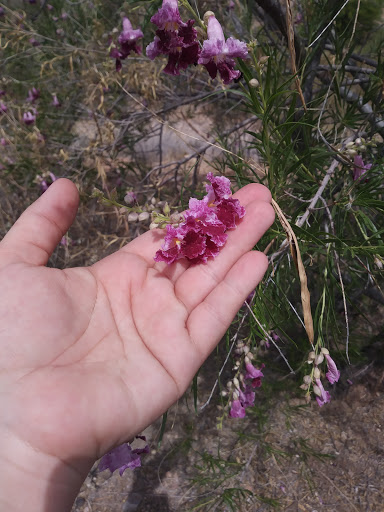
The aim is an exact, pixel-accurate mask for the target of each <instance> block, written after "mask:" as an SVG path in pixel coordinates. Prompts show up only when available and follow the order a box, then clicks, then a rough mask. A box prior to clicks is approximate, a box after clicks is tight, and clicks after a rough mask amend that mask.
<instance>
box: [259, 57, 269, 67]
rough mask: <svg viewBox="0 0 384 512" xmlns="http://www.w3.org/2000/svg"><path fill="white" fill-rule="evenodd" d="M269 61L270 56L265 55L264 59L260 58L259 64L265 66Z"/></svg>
mask: <svg viewBox="0 0 384 512" xmlns="http://www.w3.org/2000/svg"><path fill="white" fill-rule="evenodd" d="M268 59H269V55H263V56H262V57H260V59H259V63H260V64H261V65H262V66H263V65H264V64H265V63H266V62H268Z"/></svg>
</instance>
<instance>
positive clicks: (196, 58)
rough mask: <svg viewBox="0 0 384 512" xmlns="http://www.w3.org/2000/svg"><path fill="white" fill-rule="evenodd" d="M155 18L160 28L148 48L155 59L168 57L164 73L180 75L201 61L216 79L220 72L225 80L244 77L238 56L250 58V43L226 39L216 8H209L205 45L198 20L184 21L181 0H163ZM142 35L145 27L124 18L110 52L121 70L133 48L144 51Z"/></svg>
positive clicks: (205, 21) (136, 50)
mask: <svg viewBox="0 0 384 512" xmlns="http://www.w3.org/2000/svg"><path fill="white" fill-rule="evenodd" d="M151 22H152V23H153V24H154V25H156V26H157V30H156V35H155V38H154V40H153V41H152V43H150V44H149V45H148V46H147V48H146V54H147V57H149V58H150V59H151V60H154V59H155V58H156V57H158V56H160V55H163V56H165V57H167V58H168V62H167V65H166V66H165V68H164V69H163V71H164V73H167V74H169V75H179V74H180V70H183V69H187V68H188V67H189V66H191V65H197V64H201V65H202V66H204V67H205V68H206V70H207V71H208V73H209V75H210V77H211V78H212V79H214V78H216V76H217V74H219V75H220V77H221V79H222V80H223V82H224V83H225V84H229V83H230V82H232V81H233V80H237V79H239V78H240V77H241V72H240V71H239V70H235V69H234V68H235V64H236V62H235V60H234V59H236V58H239V59H246V58H247V56H248V49H247V45H246V43H244V42H242V41H239V40H238V39H234V38H233V37H229V38H228V39H225V37H224V33H223V29H222V27H221V25H220V23H219V22H218V21H217V19H216V17H215V15H214V13H213V12H211V11H208V12H207V13H206V14H205V16H204V23H205V27H206V30H207V37H208V38H207V39H206V40H205V41H204V42H203V45H202V46H201V45H200V43H199V42H198V39H197V30H196V29H195V28H194V24H195V20H193V19H189V20H187V21H186V22H184V21H183V20H182V19H181V16H180V12H179V7H178V1H177V0H163V3H162V6H161V7H160V9H159V10H158V11H157V13H156V14H155V15H154V16H152V18H151ZM142 37H143V33H142V31H141V30H140V29H133V28H132V25H131V22H130V21H129V19H128V18H124V20H123V31H122V33H121V34H120V36H119V39H118V44H119V48H117V47H114V48H112V50H111V52H110V56H111V57H112V58H114V59H116V70H117V71H119V70H120V69H121V67H122V65H121V61H122V60H123V59H126V58H127V57H128V55H129V54H130V53H131V52H132V51H133V52H135V53H141V50H140V48H139V47H138V46H137V41H138V39H141V38H142Z"/></svg>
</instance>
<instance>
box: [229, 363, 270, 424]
mask: <svg viewBox="0 0 384 512" xmlns="http://www.w3.org/2000/svg"><path fill="white" fill-rule="evenodd" d="M264 366H265V365H264V364H262V365H261V368H260V369H258V368H255V367H254V366H253V364H251V363H247V364H246V365H245V369H246V373H245V375H244V379H245V380H250V381H251V382H250V383H246V384H243V389H241V388H240V387H239V388H238V389H236V390H235V391H234V393H233V396H234V398H235V400H233V401H232V403H231V409H230V411H229V416H230V417H231V418H244V417H245V409H246V408H247V407H252V406H253V405H254V404H255V396H256V395H255V392H254V391H253V389H255V388H259V387H260V386H261V384H262V381H261V379H262V378H263V377H264V374H263V372H262V371H261V370H262V369H263V368H264Z"/></svg>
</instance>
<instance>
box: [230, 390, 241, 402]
mask: <svg viewBox="0 0 384 512" xmlns="http://www.w3.org/2000/svg"><path fill="white" fill-rule="evenodd" d="M232 398H233V400H237V399H238V398H239V392H238V391H236V390H235V391H234V392H233V393H232Z"/></svg>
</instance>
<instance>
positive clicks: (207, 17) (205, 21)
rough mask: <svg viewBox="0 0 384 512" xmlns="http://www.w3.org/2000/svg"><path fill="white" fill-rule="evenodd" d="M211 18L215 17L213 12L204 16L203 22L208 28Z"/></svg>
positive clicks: (208, 12)
mask: <svg viewBox="0 0 384 512" xmlns="http://www.w3.org/2000/svg"><path fill="white" fill-rule="evenodd" d="M211 16H215V13H214V12H212V11H207V12H206V13H205V14H204V16H203V21H204V25H205V26H207V25H208V20H209V18H210V17H211Z"/></svg>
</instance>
